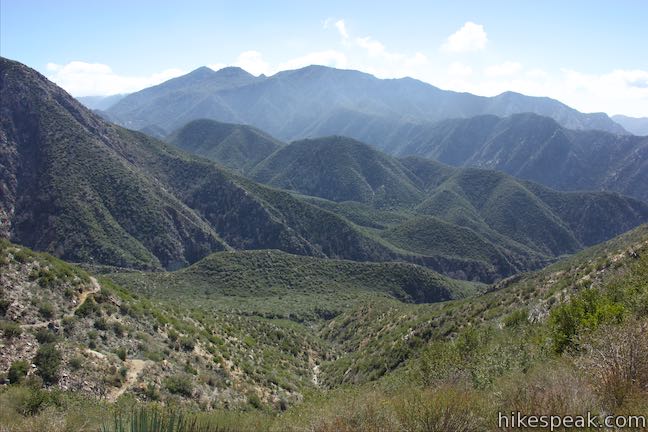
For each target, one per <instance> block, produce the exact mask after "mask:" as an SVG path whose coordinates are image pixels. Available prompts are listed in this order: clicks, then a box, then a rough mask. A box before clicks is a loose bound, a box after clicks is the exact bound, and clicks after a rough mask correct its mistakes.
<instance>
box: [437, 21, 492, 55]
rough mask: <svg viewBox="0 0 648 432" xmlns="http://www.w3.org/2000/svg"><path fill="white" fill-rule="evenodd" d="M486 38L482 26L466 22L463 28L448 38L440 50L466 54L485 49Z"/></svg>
mask: <svg viewBox="0 0 648 432" xmlns="http://www.w3.org/2000/svg"><path fill="white" fill-rule="evenodd" d="M486 42H488V36H487V35H486V32H485V31H484V26H482V25H481V24H475V23H474V22H472V21H468V22H466V23H465V24H464V25H463V27H461V28H460V29H459V30H457V31H456V32H455V33H453V34H451V35H450V36H448V39H447V40H446V42H445V43H444V44H443V45H442V46H441V50H443V51H446V52H456V53H459V52H468V51H479V50H482V49H484V48H485V47H486Z"/></svg>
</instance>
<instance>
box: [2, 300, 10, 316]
mask: <svg viewBox="0 0 648 432" xmlns="http://www.w3.org/2000/svg"><path fill="white" fill-rule="evenodd" d="M9 306H11V300H9V299H0V315H4V314H6V313H7V311H8V310H9Z"/></svg>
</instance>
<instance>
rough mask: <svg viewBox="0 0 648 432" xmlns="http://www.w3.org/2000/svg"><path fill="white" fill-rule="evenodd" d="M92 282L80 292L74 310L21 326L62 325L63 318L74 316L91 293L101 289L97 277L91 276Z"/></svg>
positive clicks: (26, 327) (28, 327)
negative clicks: (48, 319) (88, 287)
mask: <svg viewBox="0 0 648 432" xmlns="http://www.w3.org/2000/svg"><path fill="white" fill-rule="evenodd" d="M90 284H91V288H90V289H89V290H86V291H82V292H81V293H80V294H79V299H78V302H77V304H76V306H74V307H73V308H72V311H71V312H70V313H68V314H65V315H63V317H62V318H58V319H55V320H50V321H42V322H39V323H36V324H22V325H21V327H22V328H23V329H30V328H41V327H47V326H49V325H50V324H57V325H60V324H61V321H62V320H63V318H70V317H73V316H74V313H75V312H76V311H77V309H79V308H80V307H81V306H83V304H84V303H85V302H86V300H88V297H89V296H90V295H91V294H96V293H98V292H99V291H101V285H99V282H97V279H95V278H94V277H92V276H90Z"/></svg>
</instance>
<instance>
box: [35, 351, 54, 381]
mask: <svg viewBox="0 0 648 432" xmlns="http://www.w3.org/2000/svg"><path fill="white" fill-rule="evenodd" d="M34 364H35V365H36V367H38V374H39V375H40V376H41V377H42V378H43V381H44V382H45V384H54V383H56V382H57V381H58V372H59V366H60V365H61V353H60V352H59V350H58V349H56V345H54V344H53V343H46V344H43V345H41V346H40V348H38V351H37V352H36V357H34Z"/></svg>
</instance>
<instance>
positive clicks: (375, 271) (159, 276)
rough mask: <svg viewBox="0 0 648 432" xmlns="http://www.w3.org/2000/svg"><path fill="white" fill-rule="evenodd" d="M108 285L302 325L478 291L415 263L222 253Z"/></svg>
mask: <svg viewBox="0 0 648 432" xmlns="http://www.w3.org/2000/svg"><path fill="white" fill-rule="evenodd" d="M110 278H111V279H113V280H114V281H115V282H117V283H119V284H120V285H122V286H124V287H127V288H129V289H132V290H134V291H136V292H138V293H142V294H146V295H148V296H152V297H161V298H165V299H173V298H177V299H178V300H179V301H182V302H183V303H186V304H192V305H196V306H199V307H202V308H205V307H208V308H213V309H214V310H218V311H229V310H235V311H238V312H239V313H246V314H251V315H260V316H264V317H266V318H274V319H291V320H296V321H304V320H309V321H313V320H319V319H323V318H324V319H330V318H331V317H333V316H335V315H337V314H339V313H341V311H343V310H346V309H347V308H349V306H350V305H351V304H355V303H357V302H359V301H361V300H365V299H366V298H368V297H371V296H378V297H385V298H394V299H397V300H399V301H403V302H407V303H433V302H438V301H446V300H450V299H455V298H459V297H464V296H466V295H471V294H474V293H476V292H477V291H478V289H480V285H479V284H471V283H468V282H463V281H457V280H453V279H449V278H446V277H443V276H441V275H439V274H437V273H434V272H432V271H430V270H428V269H426V268H424V267H419V266H416V265H413V264H404V263H358V262H353V261H339V260H331V259H327V260H323V259H319V258H311V257H303V256H296V255H290V254H286V253H284V252H280V251H269V250H264V251H242V252H220V253H216V254H212V255H210V256H208V257H207V258H204V259H202V260H201V261H199V262H197V263H195V264H193V265H192V266H190V267H187V268H185V269H182V270H179V271H176V272H173V273H139V272H133V273H113V274H110Z"/></svg>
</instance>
